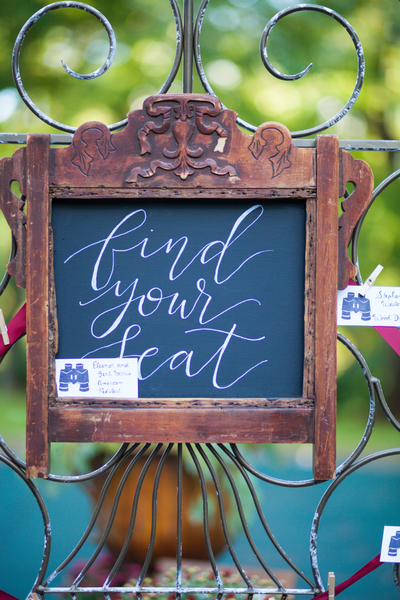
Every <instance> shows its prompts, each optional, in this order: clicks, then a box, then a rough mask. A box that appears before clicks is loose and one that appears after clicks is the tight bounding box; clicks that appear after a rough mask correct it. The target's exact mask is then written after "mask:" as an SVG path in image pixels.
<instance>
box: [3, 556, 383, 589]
mask: <svg viewBox="0 0 400 600" xmlns="http://www.w3.org/2000/svg"><path fill="white" fill-rule="evenodd" d="M379 558H380V554H378V555H377V556H375V558H373V559H372V560H370V561H369V562H368V563H367V564H366V565H364V566H363V567H362V568H361V569H360V570H359V571H357V573H354V575H352V576H351V577H350V578H349V579H346V581H343V583H339V585H337V586H336V587H335V596H337V595H338V594H340V592H343V590H346V589H347V588H348V587H350V586H351V585H353V583H356V581H358V580H359V579H362V578H363V577H365V575H368V573H371V571H373V570H374V569H376V568H378V567H380V566H381V565H383V563H382V562H381V561H380V560H379ZM328 598H329V592H328V590H327V591H326V592H323V593H322V594H318V596H314V598H313V600H328ZM0 600H1V599H0Z"/></svg>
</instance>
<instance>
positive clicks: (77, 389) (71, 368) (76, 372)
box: [55, 358, 138, 399]
mask: <svg viewBox="0 0 400 600" xmlns="http://www.w3.org/2000/svg"><path fill="white" fill-rule="evenodd" d="M55 362H56V382H57V395H58V397H59V398H120V399H121V398H129V399H134V398H138V372H137V362H138V361H137V358H96V359H89V358H62V359H56V361H55Z"/></svg>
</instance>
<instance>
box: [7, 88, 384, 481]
mask: <svg viewBox="0 0 400 600" xmlns="http://www.w3.org/2000/svg"><path fill="white" fill-rule="evenodd" d="M12 181H18V182H19V185H20V189H21V190H22V193H23V194H24V195H26V211H27V214H26V225H25V215H24V214H23V212H22V210H21V208H22V202H21V200H20V199H19V198H18V197H17V196H16V195H15V194H14V193H13V192H12V191H11V183H12ZM348 182H351V183H353V184H354V186H355V189H354V191H353V193H352V194H351V195H350V196H349V197H348V198H347V199H346V200H344V202H342V209H343V213H342V214H341V216H340V219H339V222H338V220H337V219H338V202H339V197H340V196H343V195H344V191H345V187H346V184H347V183H348ZM372 186H373V179H372V173H371V170H370V168H369V167H368V165H367V164H366V163H364V162H363V161H360V160H355V159H354V158H353V157H352V156H351V155H350V154H349V153H347V152H345V151H343V150H340V149H339V144H338V138H337V137H336V136H329V135H328V136H318V138H317V143H316V148H310V149H300V148H296V147H295V146H294V145H293V144H292V140H291V136H290V132H289V130H288V129H287V128H286V127H285V126H284V125H282V124H280V123H274V122H268V123H263V124H262V125H260V126H259V127H258V129H257V131H256V133H255V134H254V136H251V135H248V134H246V133H244V132H243V131H241V130H240V129H239V128H238V127H237V126H236V113H234V112H233V111H231V110H227V109H224V108H223V107H222V105H221V103H220V101H219V100H218V99H217V98H215V97H213V96H210V95H201V94H177V95H173V94H163V95H157V96H151V97H150V98H147V100H146V101H145V102H144V105H143V109H142V110H137V111H134V112H131V113H129V115H128V125H127V126H126V128H125V129H123V130H122V131H119V132H117V133H114V134H111V133H110V131H109V129H108V128H107V127H106V126H105V125H104V124H102V123H98V122H89V123H85V124H83V125H81V126H80V127H79V128H78V129H77V130H76V132H75V134H74V138H73V142H72V144H71V145H70V146H68V147H66V148H56V149H53V148H50V144H49V136H46V135H38V134H32V135H30V136H29V137H28V143H27V147H26V148H24V149H20V150H18V151H17V152H15V154H14V156H13V157H12V158H6V159H2V160H1V161H0V208H1V210H2V212H3V214H4V216H5V218H6V220H7V222H8V224H9V226H10V229H11V231H12V233H13V235H14V236H15V239H16V242H17V254H16V257H15V259H14V260H13V261H12V262H11V263H10V264H9V265H8V267H7V268H8V271H9V273H10V274H11V275H12V276H14V277H15V279H16V281H17V284H18V285H19V286H21V287H24V286H25V273H26V286H27V311H28V312H27V315H28V316H27V336H28V338H27V341H28V406H27V465H28V474H29V476H32V477H46V475H47V473H48V468H49V467H48V444H49V443H50V442H55V441H59V442H60V441H65V442H66V441H85V442H86V441H116V442H126V441H130V442H133V441H146V442H147V441H154V442H170V441H175V442H206V441H207V442H227V443H231V442H232V443H234V442H296V443H313V444H314V477H315V478H316V479H329V478H331V477H333V476H334V472H335V462H336V453H335V435H336V431H335V422H336V296H337V289H338V288H339V289H343V288H344V287H346V286H347V282H348V280H349V278H351V277H354V275H355V274H356V272H357V267H356V266H355V265H353V264H352V263H351V261H350V259H349V256H348V251H347V246H348V244H349V241H350V238H351V235H352V231H353V229H354V227H355V225H356V223H357V221H358V220H359V218H360V216H361V215H362V213H363V211H364V210H365V208H366V207H367V205H368V203H369V200H370V198H371V194H372ZM57 198H63V199H71V200H72V199H91V200H93V210H96V200H97V199H101V198H107V199H115V201H117V200H118V199H125V200H126V199H129V198H149V199H151V198H154V199H156V198H180V199H181V201H182V203H183V204H184V203H185V202H189V201H194V200H195V201H198V199H200V201H201V198H211V199H214V198H216V199H221V198H224V199H229V198H232V199H235V198H249V199H252V198H253V199H256V198H263V199H268V198H273V199H282V201H283V200H284V199H288V198H298V199H303V200H304V201H305V203H306V210H307V225H306V229H307V231H306V252H305V257H304V261H305V282H306V283H305V290H304V308H305V310H304V314H305V325H304V372H303V395H302V397H301V398H281V399H278V400H275V401H274V403H273V405H271V404H270V403H269V401H268V399H267V398H263V399H260V398H256V399H251V398H250V399H249V398H243V399H236V400H229V399H222V400H221V399H220V400H216V399H212V398H197V397H193V398H188V399H171V398H151V399H146V398H142V399H138V400H135V401H132V400H129V401H128V400H127V401H121V402H119V403H118V402H115V401H113V402H111V401H109V402H107V399H106V400H105V401H103V400H102V401H101V402H96V401H93V399H89V400H90V401H82V400H81V399H74V398H70V399H68V401H64V399H60V398H57V393H56V386H55V378H54V357H55V354H56V349H57V337H58V334H57V316H56V315H57V313H56V304H57V298H55V292H54V281H53V274H52V235H51V204H52V200H53V199H57ZM88 226H89V225H88ZM25 263H26V266H25ZM99 423H101V426H99Z"/></svg>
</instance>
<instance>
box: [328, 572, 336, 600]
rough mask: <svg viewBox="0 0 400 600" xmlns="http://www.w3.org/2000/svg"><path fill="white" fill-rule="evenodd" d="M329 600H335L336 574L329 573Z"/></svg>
mask: <svg viewBox="0 0 400 600" xmlns="http://www.w3.org/2000/svg"><path fill="white" fill-rule="evenodd" d="M328 600H335V573H333V572H332V571H331V572H330V573H328Z"/></svg>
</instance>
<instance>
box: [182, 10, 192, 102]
mask: <svg viewBox="0 0 400 600" xmlns="http://www.w3.org/2000/svg"><path fill="white" fill-rule="evenodd" d="M183 22H184V36H183V93H184V94H191V93H192V90H193V0H184V4H183Z"/></svg>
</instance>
